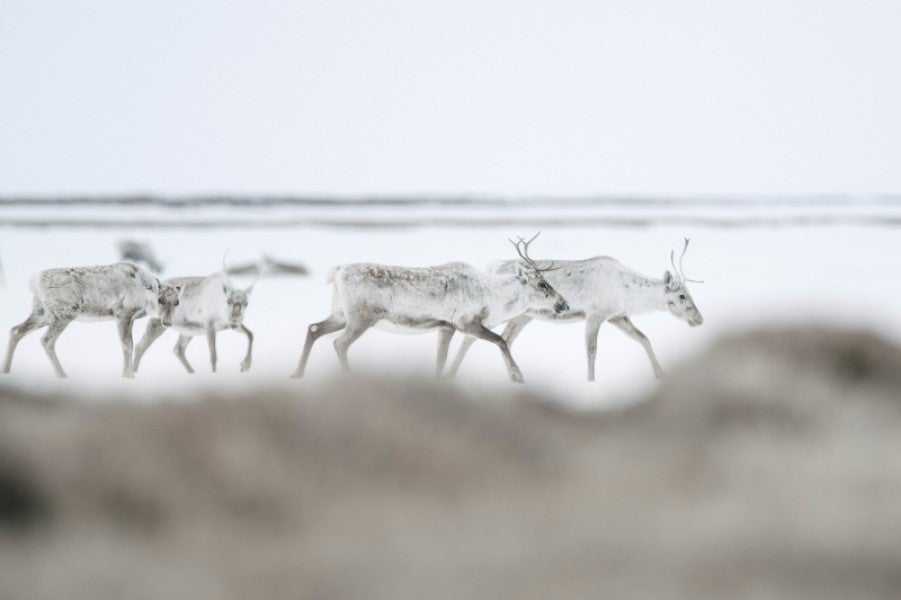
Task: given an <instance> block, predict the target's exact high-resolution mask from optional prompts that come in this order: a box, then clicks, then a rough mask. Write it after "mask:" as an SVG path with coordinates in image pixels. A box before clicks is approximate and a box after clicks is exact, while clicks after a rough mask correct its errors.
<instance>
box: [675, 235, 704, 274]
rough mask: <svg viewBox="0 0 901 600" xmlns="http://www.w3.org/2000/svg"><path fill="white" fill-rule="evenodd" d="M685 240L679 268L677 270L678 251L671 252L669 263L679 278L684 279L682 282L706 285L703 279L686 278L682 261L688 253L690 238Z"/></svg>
mask: <svg viewBox="0 0 901 600" xmlns="http://www.w3.org/2000/svg"><path fill="white" fill-rule="evenodd" d="M683 239H684V240H685V245H684V246H682V254H680V255H679V267H678V268H676V258H675V257H676V251H675V250H670V252H669V262H670V264H671V265H673V270H674V271H675V272H676V273H678V274H679V277H681V278H682V281H685V282H690V283H704V280H703V279H700V280H699V279H689V278H688V277H686V276H685V270H684V269H683V268H682V259H683V258H685V253H686V252H688V242H689V241H690V240H689V239H688V238H683Z"/></svg>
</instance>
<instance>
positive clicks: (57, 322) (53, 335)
mask: <svg viewBox="0 0 901 600" xmlns="http://www.w3.org/2000/svg"><path fill="white" fill-rule="evenodd" d="M74 320H75V317H74V316H65V317H59V316H56V315H53V316H51V317H50V326H49V327H47V331H46V332H44V335H43V337H42V338H41V343H42V344H43V345H44V351H45V352H46V353H47V357H48V358H49V359H50V362H51V363H52V364H53V368H54V370H56V376H57V377H60V378H64V377H68V375H66V372H65V371H64V370H63V366H62V365H61V364H59V357H57V356H56V340H57V339H58V338H59V336H60V334H61V333H62V332H63V330H64V329H65V328H66V327H68V326H69V323H71V322H72V321H74Z"/></svg>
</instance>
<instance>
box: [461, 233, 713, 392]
mask: <svg viewBox="0 0 901 600" xmlns="http://www.w3.org/2000/svg"><path fill="white" fill-rule="evenodd" d="M688 241H689V240H688V238H685V245H684V247H683V248H682V254H681V255H680V256H679V267H678V269H677V268H676V262H675V252H674V251H671V252H670V263H671V264H672V266H673V271H675V273H676V275H674V274H673V273H671V272H670V271H666V272H665V273H664V274H663V277H662V278H660V279H656V278H653V277H647V276H645V275H642V274H640V273H638V272H636V271H634V270H632V269H630V268H629V267H627V266H625V265H623V264H622V263H620V262H619V261H618V260H616V259H613V258H610V257H609V256H596V257H594V258H588V259H585V260H556V261H554V262H553V263H550V262H546V263H543V266H544V269H543V270H550V271H551V272H548V273H547V274H546V275H545V277H546V278H547V280H548V281H549V282H550V283H551V284H552V285H553V286H554V288H556V289H557V290H560V292H561V293H562V294H563V295H564V296H566V298H567V300H569V304H570V310H569V311H568V312H566V313H564V314H559V313H554V312H551V311H548V310H544V309H537V310H536V309H530V310H528V311H527V312H526V313H525V314H522V315H519V316H515V317H513V318H512V319H511V320H510V321H509V322H508V323H507V326H506V328H505V329H504V332H503V334H502V337H503V339H504V340H506V342H507V345H508V346H512V345H513V341H514V340H515V339H516V337H517V336H518V335H519V334H520V333H522V330H523V328H524V327H525V326H526V325H528V324H529V323H530V322H531V321H532V320H533V319H541V320H544V321H551V322H553V323H570V322H574V321H582V320H584V321H585V346H586V352H587V354H588V381H594V379H595V359H596V356H597V339H598V330H599V329H600V327H601V324H603V323H604V322H605V321H609V322H610V323H611V324H613V325H614V326H615V327H617V328H619V329H620V330H621V331H622V332H623V333H625V334H626V335H627V336H629V337H630V338H632V339H633V340H635V341H636V342H638V343H639V344H641V346H642V347H643V348H644V349H645V352H646V353H647V355H648V358H649V359H650V361H651V366H652V367H653V369H654V374H655V375H656V376H657V377H658V378H659V377H661V376H662V375H663V369H662V368H661V366H660V363H659V361H658V360H657V357H656V356H655V355H654V350H653V348H652V347H651V342H650V341H649V340H648V338H647V336H646V335H645V334H644V333H642V332H641V331H640V330H639V329H638V328H637V327H636V326H635V324H634V323H632V319H631V317H633V316H635V315H640V314H645V313H649V312H654V311H663V312H669V313H670V314H672V315H673V316H674V317H676V318H677V319H680V320H682V321H685V322H686V323H688V324H689V325H690V326H692V327H696V326H698V325H701V324H702V323H703V322H704V317H703V316H701V313H700V311H699V310H698V308H697V306H695V303H694V300H693V299H692V297H691V294H690V293H689V292H688V287H687V285H686V284H687V283H689V282H692V283H702V282H700V281H695V280H693V279H688V278H687V277H686V276H685V271H684V270H683V268H682V260H683V259H684V258H685V252H686V251H687V250H688ZM520 268H522V263H521V262H520V261H516V260H512V261H502V262H500V263H498V264H496V265H495V267H494V269H493V271H494V272H495V273H497V274H504V273H511V272H513V271H515V270H517V269H520ZM474 341H475V340H474V338H472V337H467V338H466V339H465V340H464V341H463V344H462V345H461V347H460V349H459V351H458V352H457V356H456V358H455V359H454V362H453V364H452V365H451V368H450V372H449V376H451V377H453V376H454V375H456V373H457V371H458V370H459V368H460V364H461V363H462V362H463V358H464V357H465V356H466V352H467V351H468V350H469V348H470V347H471V346H472V344H473V342H474Z"/></svg>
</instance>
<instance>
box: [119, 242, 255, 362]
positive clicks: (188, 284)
mask: <svg viewBox="0 0 901 600" xmlns="http://www.w3.org/2000/svg"><path fill="white" fill-rule="evenodd" d="M227 272H228V269H226V267H225V258H224V257H223V259H222V272H221V273H214V274H212V275H209V276H207V277H174V278H172V279H167V280H166V283H170V284H172V285H179V286H181V287H182V288H183V290H184V291H183V292H182V295H181V305H180V306H179V307H178V308H177V309H175V312H174V313H173V315H172V328H173V329H174V330H175V331H177V332H178V334H179V335H178V342H177V343H176V344H175V348H174V349H173V352H175V356H176V357H178V360H179V361H181V364H182V365H184V367H185V369H187V371H188V373H193V372H194V369H193V368H192V367H191V363H189V362H188V358H187V357H186V356H185V349H187V347H188V344H189V343H190V342H191V338H193V337H194V336H195V335H206V338H207V344H208V345H209V348H210V364H211V365H212V368H213V373H215V372H216V361H217V355H216V333H217V332H219V331H222V330H224V329H235V330H237V329H240V330H241V331H243V332H244V335H246V336H247V354H246V355H245V356H244V360H243V361H242V362H241V372H242V373H243V372H245V371H247V370H249V369H250V360H251V352H252V351H253V333H252V332H251V331H250V329H248V328H247V326H246V325H244V312H245V311H246V310H247V304H248V302H249V301H250V293H251V292H252V291H253V286H254V285H255V284H256V281H257V279H259V277H260V274H261V273H262V270H260V271H258V272H257V279H254V281H253V282H252V283H251V284H250V285H249V286H248V287H247V288H245V289H243V290H242V289H240V288H236V287H235V286H234V285H233V284H232V282H231V281H230V280H229V278H228V275H226V273H227ZM165 331H166V328H165V327H164V326H163V324H162V323H161V322H160V320H159V319H150V321H149V322H148V323H147V330H146V331H145V332H144V337H143V338H142V339H141V341H140V343H138V347H137V348H136V349H135V371H137V370H138V367H139V366H140V364H141V358H142V357H143V356H144V353H145V352H147V349H148V348H149V347H150V345H151V344H153V342H155V341H156V340H157V338H159V337H160V336H161V335H163V333H164V332H165Z"/></svg>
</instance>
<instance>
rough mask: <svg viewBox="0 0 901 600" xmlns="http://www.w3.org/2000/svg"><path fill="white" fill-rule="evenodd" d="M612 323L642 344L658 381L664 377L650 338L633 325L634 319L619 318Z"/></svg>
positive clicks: (611, 320) (611, 321)
mask: <svg viewBox="0 0 901 600" xmlns="http://www.w3.org/2000/svg"><path fill="white" fill-rule="evenodd" d="M610 323H612V324H613V325H614V326H616V327H618V328H619V329H620V330H621V331H622V332H623V333H625V334H626V335H627V336H629V337H630V338H632V339H633V340H635V341H636V342H638V343H639V344H641V346H642V348H644V351H645V352H647V353H648V358H649V359H650V360H651V366H652V367H653V368H654V376H655V377H657V379H660V378H661V377H663V375H664V372H663V367H661V366H660V363H659V362H658V361H657V357H656V356H655V355H654V349H653V348H651V341H650V340H649V339H648V336H646V335H645V334H643V333H642V332H641V331H640V330H639V329H638V327H636V326H635V324H634V323H632V319H630V318H629V317H617V318H615V319H610Z"/></svg>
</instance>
